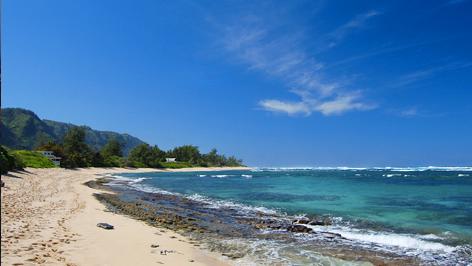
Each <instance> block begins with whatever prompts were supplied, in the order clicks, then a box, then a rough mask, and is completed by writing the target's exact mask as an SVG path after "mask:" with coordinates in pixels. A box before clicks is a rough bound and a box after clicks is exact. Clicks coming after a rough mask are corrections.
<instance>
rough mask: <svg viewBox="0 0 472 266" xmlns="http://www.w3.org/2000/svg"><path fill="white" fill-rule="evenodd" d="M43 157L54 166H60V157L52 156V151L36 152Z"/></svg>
mask: <svg viewBox="0 0 472 266" xmlns="http://www.w3.org/2000/svg"><path fill="white" fill-rule="evenodd" d="M38 152H39V153H41V154H42V155H44V156H45V157H47V158H48V159H49V160H51V161H52V162H53V163H54V164H55V165H56V166H61V157H57V156H56V155H54V152H52V151H38Z"/></svg>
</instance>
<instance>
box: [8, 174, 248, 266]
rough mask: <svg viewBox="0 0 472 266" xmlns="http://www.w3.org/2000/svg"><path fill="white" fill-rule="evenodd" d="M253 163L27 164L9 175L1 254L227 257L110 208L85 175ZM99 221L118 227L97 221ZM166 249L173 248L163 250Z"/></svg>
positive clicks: (134, 260)
mask: <svg viewBox="0 0 472 266" xmlns="http://www.w3.org/2000/svg"><path fill="white" fill-rule="evenodd" d="M247 169H249V168H246V167H235V168H232V167H222V168H202V167H199V168H183V169H150V168H138V169H127V168H84V169H75V170H67V169H63V168H51V169H33V168H27V169H25V171H21V172H14V173H11V174H9V175H6V176H5V175H4V176H2V181H4V182H5V187H3V188H2V193H1V199H2V201H1V202H2V203H1V222H2V230H1V231H2V232H1V233H2V234H1V248H2V255H1V260H2V262H3V263H5V264H8V265H14V264H15V263H23V264H31V263H35V264H37V263H48V264H61V265H150V264H167V265H229V264H231V262H230V261H229V260H228V259H225V258H224V257H223V256H221V254H219V253H215V252H210V251H207V250H203V249H200V248H199V246H198V244H197V243H195V242H193V241H192V240H190V239H188V238H186V237H183V236H181V235H179V234H177V233H176V232H174V231H171V230H168V229H164V228H156V227H152V226H149V225H147V224H145V223H144V222H143V221H139V220H135V219H132V218H130V217H128V216H124V215H120V214H115V213H112V212H109V211H107V209H106V206H105V205H103V204H102V203H100V202H99V201H98V200H97V199H96V198H95V197H94V195H93V194H94V193H96V192H97V190H96V189H92V188H90V187H87V186H85V185H84V183H86V182H88V181H92V180H96V179H97V178H99V177H100V176H101V175H105V174H113V173H140V172H161V171H162V172H165V171H169V172H184V171H222V170H247ZM100 222H106V223H109V224H112V225H114V226H115V229H114V230H104V229H101V228H98V227H97V226H96V224H97V223H100ZM151 245H159V246H158V247H154V248H153V247H151ZM164 250H167V251H170V252H169V253H167V255H161V254H160V251H164ZM17 265H21V264H17Z"/></svg>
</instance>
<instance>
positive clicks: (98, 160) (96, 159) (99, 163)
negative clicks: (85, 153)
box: [92, 152, 106, 167]
mask: <svg viewBox="0 0 472 266" xmlns="http://www.w3.org/2000/svg"><path fill="white" fill-rule="evenodd" d="M92 166H94V167H103V166H106V165H105V160H104V159H103V156H102V154H101V153H100V152H94V153H93V156H92Z"/></svg>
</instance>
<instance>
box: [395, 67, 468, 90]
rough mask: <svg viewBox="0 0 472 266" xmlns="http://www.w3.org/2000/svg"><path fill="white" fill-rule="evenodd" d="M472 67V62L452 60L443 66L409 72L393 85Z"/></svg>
mask: <svg viewBox="0 0 472 266" xmlns="http://www.w3.org/2000/svg"><path fill="white" fill-rule="evenodd" d="M468 67H472V62H465V63H464V62H452V63H448V64H445V65H441V66H434V67H429V68H424V69H419V70H416V71H413V72H411V73H407V74H404V75H402V76H401V77H399V78H398V79H397V80H396V81H395V82H394V83H393V84H392V87H405V86H409V85H411V84H413V83H415V82H418V81H421V80H425V79H428V78H432V77H434V76H435V75H436V74H438V73H441V72H445V71H453V70H458V69H463V68H468Z"/></svg>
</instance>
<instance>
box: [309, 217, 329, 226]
mask: <svg viewBox="0 0 472 266" xmlns="http://www.w3.org/2000/svg"><path fill="white" fill-rule="evenodd" d="M308 224H309V225H324V226H326V225H332V224H333V222H332V221H331V219H329V218H324V219H316V220H313V221H311V222H309V223H308Z"/></svg>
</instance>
